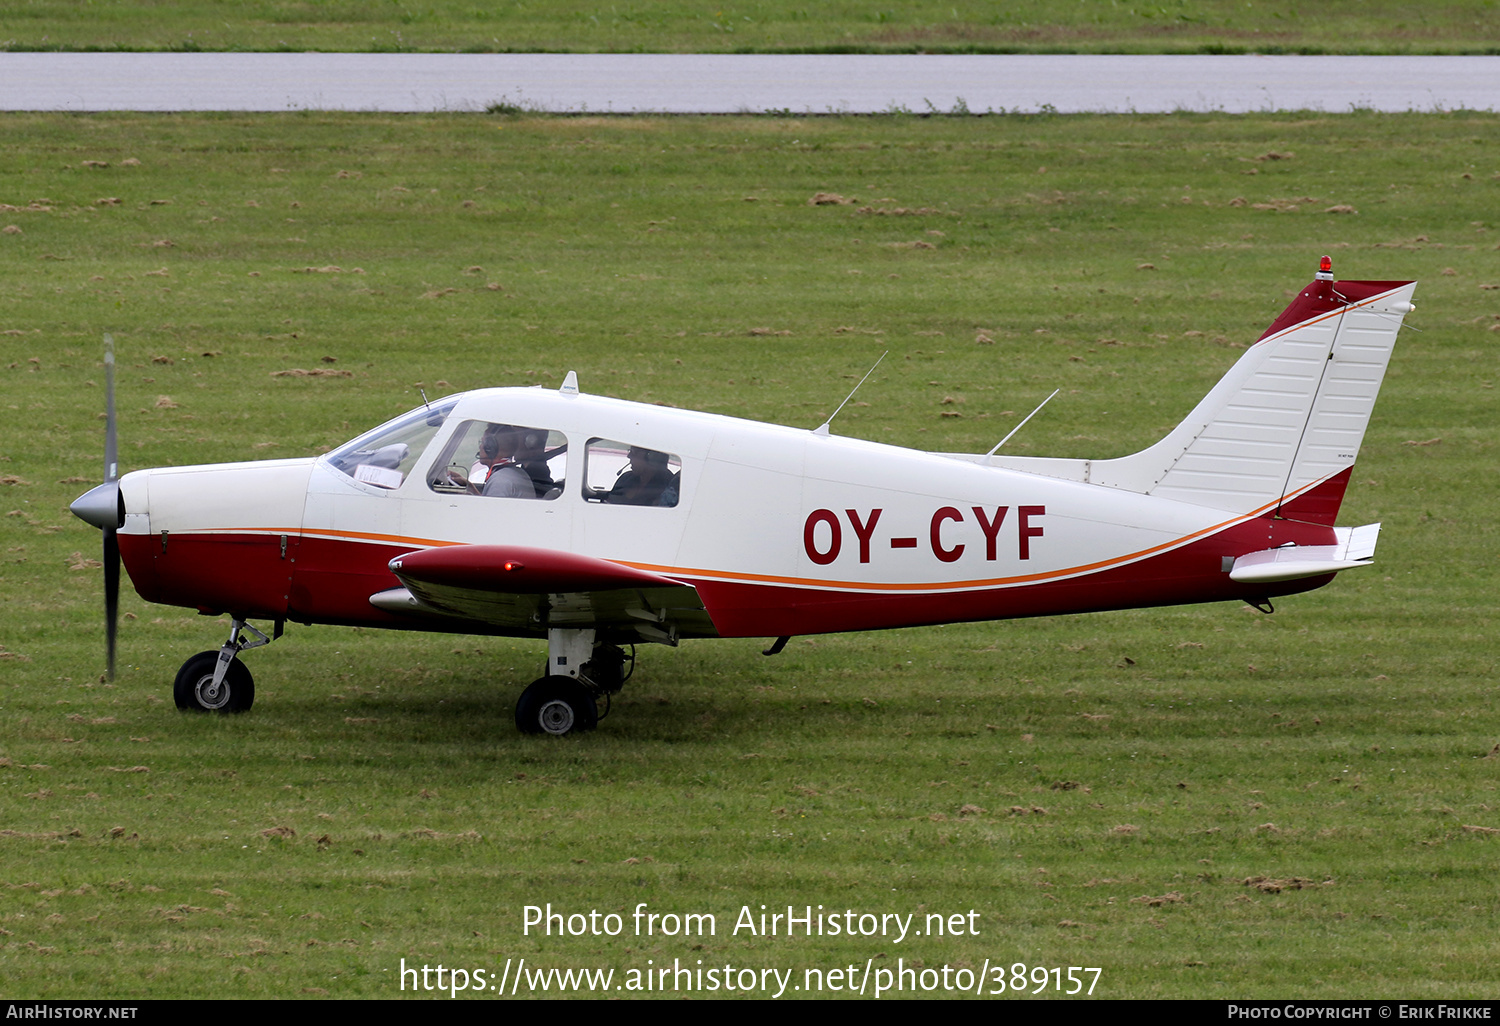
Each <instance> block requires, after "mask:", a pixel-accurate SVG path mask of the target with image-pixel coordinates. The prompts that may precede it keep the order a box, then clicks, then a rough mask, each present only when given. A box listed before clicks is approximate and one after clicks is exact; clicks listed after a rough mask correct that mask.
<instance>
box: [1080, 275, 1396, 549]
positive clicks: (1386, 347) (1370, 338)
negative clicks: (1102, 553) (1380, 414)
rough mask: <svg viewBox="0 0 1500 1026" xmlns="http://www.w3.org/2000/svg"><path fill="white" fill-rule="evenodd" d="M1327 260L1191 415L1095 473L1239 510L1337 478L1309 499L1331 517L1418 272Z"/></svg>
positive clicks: (1101, 479)
mask: <svg viewBox="0 0 1500 1026" xmlns="http://www.w3.org/2000/svg"><path fill="white" fill-rule="evenodd" d="M1324 261H1325V264H1324V271H1323V272H1320V273H1319V275H1318V278H1317V280H1314V281H1313V282H1312V284H1310V285H1309V286H1308V287H1307V288H1305V289H1303V290H1302V292H1301V294H1299V295H1298V296H1297V298H1296V299H1294V300H1293V301H1292V303H1291V305H1290V306H1288V307H1287V309H1286V310H1285V311H1284V312H1283V313H1282V315H1281V316H1280V317H1278V318H1277V319H1276V321H1275V322H1274V323H1273V324H1272V325H1271V327H1270V328H1269V329H1267V331H1266V333H1265V334H1264V335H1262V336H1261V338H1260V340H1259V341H1258V342H1256V343H1255V345H1253V346H1251V347H1250V349H1249V350H1248V351H1247V352H1246V353H1245V355H1244V356H1242V357H1241V358H1240V360H1239V362H1238V363H1236V364H1235V365H1234V366H1233V367H1232V368H1230V370H1229V373H1228V374H1226V375H1225V376H1224V377H1223V379H1222V380H1220V381H1219V383H1218V384H1217V385H1215V386H1214V388H1213V390H1212V391H1210V392H1209V393H1208V395H1207V396H1205V397H1204V398H1203V401H1202V402H1200V403H1199V404H1198V405H1197V407H1196V408H1194V410H1193V412H1192V413H1190V414H1189V415H1188V417H1187V419H1185V420H1184V421H1183V422H1182V423H1181V424H1179V425H1178V426H1177V427H1176V428H1174V429H1173V430H1172V432H1171V433H1170V434H1168V435H1167V437H1166V438H1163V439H1162V440H1161V441H1160V442H1158V443H1156V444H1155V445H1153V446H1151V447H1150V448H1148V449H1143V450H1142V451H1140V452H1138V453H1135V454H1133V455H1131V456H1124V457H1121V458H1119V459H1114V460H1098V461H1094V462H1093V463H1092V465H1091V466H1090V468H1089V475H1088V479H1089V480H1090V481H1092V482H1094V483H1096V484H1104V485H1112V486H1114V487H1118V488H1127V489H1129V490H1131V491H1136V492H1143V493H1146V494H1149V495H1159V496H1163V497H1166V498H1172V499H1178V500H1180V501H1183V502H1191V503H1193V504H1195V505H1199V506H1209V507H1212V508H1215V509H1223V510H1227V511H1230V512H1234V513H1250V512H1257V511H1262V510H1269V509H1274V508H1277V507H1279V506H1281V504H1282V503H1283V501H1284V500H1286V501H1287V502H1288V503H1290V502H1291V501H1292V500H1293V499H1294V497H1296V496H1299V495H1301V494H1302V493H1304V492H1308V491H1309V490H1312V489H1314V488H1315V487H1316V486H1319V485H1321V484H1322V483H1323V482H1329V486H1328V488H1326V489H1324V491H1326V492H1327V493H1328V494H1327V495H1326V496H1324V501H1322V502H1321V503H1316V502H1309V503H1308V506H1309V508H1313V507H1316V509H1317V512H1316V514H1315V517H1316V519H1317V520H1319V521H1320V522H1327V523H1331V522H1332V514H1334V513H1336V512H1337V505H1338V500H1339V499H1340V498H1342V495H1343V489H1342V485H1343V482H1344V481H1345V480H1347V477H1348V473H1347V472H1348V470H1349V468H1350V467H1352V466H1353V465H1354V460H1355V457H1356V456H1358V455H1359V446H1360V443H1361V441H1362V440H1363V439H1364V434H1365V428H1366V426H1367V425H1368V424H1369V422H1370V414H1371V412H1372V411H1373V409H1374V407H1375V397H1376V396H1377V395H1378V394H1379V392H1380V382H1381V380H1382V379H1383V378H1384V376H1385V369H1386V365H1387V364H1388V363H1389V361H1390V356H1391V350H1392V349H1393V348H1394V347H1395V343H1396V334H1397V332H1398V331H1399V330H1400V328H1401V322H1402V319H1403V318H1404V317H1405V315H1406V314H1407V313H1409V312H1410V311H1411V310H1412V309H1413V307H1412V302H1411V297H1412V292H1413V290H1414V289H1415V288H1416V283H1415V282H1397V281H1339V282H1335V281H1333V280H1332V277H1333V275H1332V274H1331V273H1329V272H1328V271H1327V258H1326V257H1325V258H1324ZM1325 275H1326V277H1325ZM1341 475H1342V476H1341ZM1330 505H1331V509H1330V508H1329V507H1330Z"/></svg>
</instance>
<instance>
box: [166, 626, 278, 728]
mask: <svg viewBox="0 0 1500 1026" xmlns="http://www.w3.org/2000/svg"><path fill="white" fill-rule="evenodd" d="M277 626H278V627H279V626H280V623H279V622H278V624H277ZM241 631H249V632H250V633H251V634H253V635H255V638H254V640H246V639H244V638H242V637H240V632H241ZM276 635H277V636H278V637H279V636H280V635H281V631H280V630H278V631H276ZM270 643H271V639H270V638H268V637H266V636H265V635H264V634H262V633H261V632H260V631H258V630H256V629H255V628H254V627H252V626H250V624H248V623H246V622H245V621H244V620H238V619H236V620H233V621H232V622H231V626H230V629H229V640H228V641H226V642H224V644H223V646H222V647H220V649H219V650H218V651H217V652H214V651H209V652H199V653H198V654H197V655H195V656H193V657H192V658H191V659H189V660H188V661H187V662H185V663H183V664H182V669H180V670H178V671H177V680H176V681H175V682H174V683H173V684H172V698H173V699H174V700H175V701H176V702H177V708H179V709H183V710H186V711H189V712H217V713H236V712H244V711H245V710H247V709H249V708H250V706H251V705H252V704H253V703H254V702H255V679H254V678H253V677H251V676H250V671H249V670H248V669H247V668H246V667H245V664H244V663H242V662H240V661H239V659H238V658H236V657H237V656H238V655H239V654H240V653H241V652H243V651H245V650H246V649H248V648H259V647H260V646H261V645H269V644H270Z"/></svg>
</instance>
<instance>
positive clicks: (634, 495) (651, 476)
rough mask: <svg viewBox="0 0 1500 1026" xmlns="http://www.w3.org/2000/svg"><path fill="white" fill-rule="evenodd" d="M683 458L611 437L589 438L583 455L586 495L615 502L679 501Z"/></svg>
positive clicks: (662, 503)
mask: <svg viewBox="0 0 1500 1026" xmlns="http://www.w3.org/2000/svg"><path fill="white" fill-rule="evenodd" d="M681 485H682V459H681V457H679V456H677V455H676V454H674V453H670V452H662V451H661V450H659V449H648V448H646V447H645V446H641V445H631V444H630V443H629V442H617V441H615V440H613V439H610V438H593V439H590V440H589V444H588V450H587V452H586V453H585V459H584V485H583V497H584V498H585V499H587V500H588V501H590V502H600V503H607V504H609V505H612V506H662V507H670V506H675V505H677V498H678V494H679V492H680V491H681Z"/></svg>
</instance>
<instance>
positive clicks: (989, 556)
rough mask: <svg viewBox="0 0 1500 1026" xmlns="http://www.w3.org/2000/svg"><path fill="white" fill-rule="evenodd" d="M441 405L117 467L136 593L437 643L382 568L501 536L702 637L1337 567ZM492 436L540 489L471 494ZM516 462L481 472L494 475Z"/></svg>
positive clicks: (630, 406) (680, 436)
mask: <svg viewBox="0 0 1500 1026" xmlns="http://www.w3.org/2000/svg"><path fill="white" fill-rule="evenodd" d="M436 409H438V410H440V411H441V416H438V415H434V416H432V417H429V418H428V420H427V421H426V422H425V425H424V422H423V421H422V420H421V416H422V410H420V409H419V410H417V411H413V413H412V414H409V415H407V417H406V418H404V420H405V421H406V422H407V423H408V424H409V425H412V426H410V427H408V428H402V429H399V430H398V429H396V428H392V429H391V431H388V432H386V434H382V433H381V429H377V430H376V431H374V432H371V433H370V435H368V436H365V438H367V439H370V441H369V442H368V443H367V444H366V445H364V447H363V448H361V447H360V446H359V445H357V444H356V443H358V442H359V441H360V440H356V443H350V446H346V447H344V449H342V450H339V451H336V452H335V453H332V454H330V455H329V456H326V457H320V458H317V459H301V460H280V461H265V462H257V463H239V464H217V465H210V466H198V467H181V468H167V469H157V470H145V471H137V472H135V473H132V474H128V475H126V476H125V477H124V478H123V479H122V481H121V489H122V493H123V496H124V503H125V508H126V517H125V523H124V525H123V527H122V528H121V530H120V533H119V540H120V549H121V554H122V556H123V559H124V562H125V565H126V568H127V570H128V572H129V574H130V577H131V580H132V581H133V583H134V584H135V586H136V589H137V591H139V592H140V594H141V595H142V597H144V598H146V599H148V600H150V601H154V602H161V603H167V604H173V605H180V606H187V607H191V608H196V609H198V610H200V611H202V612H205V613H221V612H227V613H231V614H233V615H234V616H236V617H239V618H241V619H251V618H260V619H272V620H291V621H295V622H306V623H335V624H350V625H366V626H378V627H400V628H415V629H421V628H432V627H434V626H435V625H433V624H432V623H430V622H427V621H422V620H420V619H413V618H410V617H405V616H402V615H401V614H400V613H396V612H390V611H386V610H384V609H379V608H376V607H375V606H373V605H371V602H370V599H371V596H373V595H375V594H377V593H380V592H383V591H386V590H387V589H390V588H393V587H395V586H397V584H398V582H397V580H396V578H395V576H394V575H393V574H392V572H391V570H390V568H389V566H388V564H389V563H390V561H391V560H392V559H394V558H397V557H399V556H402V555H403V554H406V553H410V552H413V551H416V550H419V549H426V548H430V547H434V546H452V545H502V544H509V545H516V546H524V547H527V548H530V549H545V550H553V551H558V552H570V553H578V554H582V555H585V556H592V557H597V558H600V559H604V560H608V561H611V562H613V563H618V564H621V565H624V566H628V567H633V568H637V569H641V570H646V571H650V572H652V573H655V574H659V575H661V576H664V577H668V578H671V579H673V580H676V581H681V582H683V583H685V584H689V585H691V586H692V587H694V588H695V589H696V590H697V592H698V595H699V596H700V597H701V599H702V602H703V605H704V607H705V609H706V611H707V614H708V615H707V618H706V619H704V620H703V622H702V624H701V625H700V626H699V627H697V628H694V630H695V631H696V633H699V634H703V635H718V636H735V637H749V636H777V635H792V634H811V633H823V632H830V631H845V630H863V629H875V628H886V627H899V626H911V625H919V624H932V623H943V622H955V621H966V620H988V619H1003V618H1010V617H1021V616H1039V615H1049V614H1055V613H1068V612H1083V611H1090V610H1103V609H1119V608H1130V607H1137V606H1151V605H1162V604H1172V603H1186V602H1205V601H1215V600H1222V599H1247V600H1251V601H1257V600H1261V599H1264V598H1266V597H1269V596H1271V595H1276V594H1286V593H1290V592H1295V591H1303V590H1307V589H1308V588H1311V587H1316V586H1318V585H1320V584H1323V583H1326V581H1327V580H1329V579H1330V576H1331V575H1330V576H1322V577H1314V578H1310V579H1302V580H1297V581H1291V582H1284V583H1279V584H1275V585H1270V586H1267V585H1255V586H1248V585H1244V584H1237V583H1235V582H1234V581H1233V580H1231V579H1230V577H1229V568H1230V565H1231V564H1232V563H1233V560H1234V559H1235V558H1236V557H1239V556H1241V555H1243V554H1245V553H1249V552H1254V551H1259V550H1264V549H1271V548H1275V547H1276V546H1278V545H1282V544H1284V543H1287V542H1294V543H1296V544H1298V545H1326V544H1330V543H1332V541H1333V529H1332V527H1330V526H1327V525H1326V524H1321V523H1311V522H1302V521H1298V520H1293V519H1287V518H1284V517H1279V516H1276V515H1274V511H1275V507H1276V504H1272V505H1271V506H1268V507H1265V508H1261V509H1255V510H1247V511H1244V512H1239V513H1228V512H1225V511H1224V510H1222V509H1213V508H1209V507H1205V506H1200V505H1195V504H1193V503H1188V502H1182V501H1177V500H1174V499H1169V498H1163V497H1159V496H1151V495H1145V494H1140V493H1138V492H1134V491H1129V490H1127V489H1124V488H1119V487H1110V486H1107V485H1100V484H1090V483H1084V482H1080V481H1074V480H1065V479H1061V478H1057V477H1049V476H1043V475H1040V474H1031V473H1025V472H1022V471H1018V470H1015V469H1011V468H1007V467H1002V466H990V465H986V464H985V462H984V461H983V460H982V459H981V460H976V459H974V458H972V457H970V458H954V457H951V456H944V455H936V454H932V453H925V452H920V451H916V450H911V449H903V448H898V447H894V446H888V445H880V444H877V443H873V442H867V441H861V440H858V439H851V438H844V437H839V436H834V435H829V434H824V433H817V432H810V431H806V430H801V429H795V428H788V427H780V426H776V425H768V424H761V423H756V422H751V421H745V420H739V419H735V418H730V417H722V416H717V415H712V414H706V413H697V412H691V411H683V410H676V409H670V408H664V407H658V406H650V405H644V404H639V403H632V402H625V401H621V400H615V399H608V398H604V397H599V396H592V395H587V394H576V393H569V392H565V391H553V390H550V389H541V388H500V389H484V390H478V391H473V392H467V393H463V394H461V395H459V396H456V397H452V398H450V399H448V400H444V401H443V402H442V403H439V404H437V407H436ZM433 421H437V423H436V425H435V426H434V424H433ZM395 424H397V422H395V421H393V422H392V425H395ZM483 425H491V426H493V425H521V426H522V428H521V429H519V430H522V431H530V432H532V433H533V434H534V435H535V437H536V439H538V441H536V442H534V444H535V445H536V446H537V449H536V454H537V455H536V459H534V460H533V461H532V462H531V463H530V464H527V463H525V461H524V459H523V457H522V456H521V453H520V452H519V450H518V451H517V452H516V454H515V456H516V458H515V460H514V467H513V468H510V469H509V470H508V471H507V472H508V473H510V474H511V476H513V477H514V476H516V475H518V474H520V470H519V469H515V468H519V467H521V466H530V467H532V468H533V470H532V472H533V474H536V473H542V474H546V475H548V477H547V479H546V481H545V482H543V483H538V484H537V486H536V492H535V494H534V495H532V494H530V493H529V492H528V493H527V495H526V496H525V497H517V496H516V495H514V494H500V493H499V491H498V490H496V489H495V488H494V486H493V485H492V486H491V492H492V494H485V493H484V490H483V489H482V488H480V487H477V486H475V485H474V483H473V482H472V481H470V482H468V484H467V486H463V485H460V484H459V483H458V481H459V480H460V479H462V478H464V477H465V475H466V474H467V473H468V471H469V470H470V469H471V464H472V469H475V470H477V469H478V463H477V462H475V461H474V458H475V457H476V455H478V454H476V453H475V452H471V451H469V450H470V449H471V448H472V447H473V442H472V440H473V439H476V438H478V437H479V428H480V427H481V426H483ZM401 431H405V432H406V433H405V434H401V433H400V432H401ZM393 432H394V433H393ZM390 438H396V439H398V440H399V439H403V438H404V439H407V440H408V441H407V442H405V443H398V444H392V445H388V446H386V447H385V448H388V449H391V450H392V453H391V455H390V458H389V459H386V460H384V461H382V460H381V459H379V458H378V452H377V450H378V451H380V452H383V451H385V450H384V449H382V448H381V442H382V441H384V440H387V439H390ZM516 444H520V443H516ZM400 445H405V446H406V449H407V450H408V451H406V452H405V453H404V454H403V453H402V451H401V449H400ZM629 450H644V451H649V452H651V453H655V454H658V456H661V457H664V458H670V461H671V462H670V464H667V463H665V462H663V468H664V469H662V470H658V471H657V472H658V473H669V474H670V477H671V480H672V491H671V492H670V493H669V494H670V498H671V500H672V501H670V502H668V501H666V499H665V498H660V499H658V500H657V501H655V502H652V503H640V504H633V503H625V502H621V501H618V500H617V501H611V500H610V498H609V496H608V495H607V494H606V493H607V492H608V489H609V486H610V484H611V482H612V481H616V482H624V481H627V480H629V478H628V477H627V475H630V474H633V473H636V471H634V470H632V469H631V467H630V465H629V464H628V463H627V459H629V458H633V455H634V454H633V453H630V452H629ZM372 452H377V456H374V457H372V456H371V455H370V453H372ZM350 453H356V454H359V459H355V458H354V457H353V456H352V455H350ZM543 457H546V459H545V461H544V460H543ZM361 461H363V463H361ZM382 462H384V463H389V464H392V465H391V466H377V464H381V463H382ZM356 464H359V466H356ZM360 466H366V467H367V469H363V470H362V469H360ZM537 468H540V470H538V469H537ZM504 469H505V468H503V467H500V466H497V467H496V468H494V469H490V468H486V470H485V471H483V472H481V473H489V474H492V475H493V476H494V478H495V480H496V481H497V482H498V481H500V480H501V476H502V470H504ZM518 479H519V478H518ZM544 484H545V486H546V487H544ZM1335 485H1336V486H1337V487H1338V488H1340V490H1341V488H1342V481H1339V482H1332V481H1321V482H1318V483H1317V484H1315V485H1313V486H1312V487H1310V488H1308V489H1306V490H1305V491H1306V492H1307V493H1308V494H1309V495H1311V494H1313V493H1316V492H1317V491H1318V490H1319V489H1321V488H1325V487H1328V488H1332V487H1335ZM617 494H618V493H617ZM438 629H444V630H451V629H454V628H453V626H452V625H441V626H438ZM475 629H476V631H478V630H480V628H477V627H476V628H475ZM543 629H544V628H543ZM483 632H488V633H516V634H532V635H534V634H536V633H538V631H537V630H536V629H535V628H527V629H517V630H508V629H505V628H503V627H493V626H492V627H488V628H483Z"/></svg>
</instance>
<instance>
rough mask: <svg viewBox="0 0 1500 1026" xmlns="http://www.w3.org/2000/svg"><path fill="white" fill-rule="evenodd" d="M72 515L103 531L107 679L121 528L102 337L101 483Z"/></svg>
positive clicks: (111, 365) (110, 376)
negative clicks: (102, 472) (102, 411)
mask: <svg viewBox="0 0 1500 1026" xmlns="http://www.w3.org/2000/svg"><path fill="white" fill-rule="evenodd" d="M68 508H69V509H70V510H72V511H73V515H74V516H76V517H77V518H78V519H80V520H82V521H84V522H85V523H89V524H93V525H94V526H95V527H97V528H99V529H100V530H101V531H103V532H104V637H105V650H106V652H107V655H108V660H109V678H110V680H113V679H114V676H115V636H116V634H117V632H118V629H119V615H120V542H119V539H118V538H117V537H116V532H117V531H118V530H119V529H120V528H121V527H123V526H124V525H125V503H124V500H123V499H122V498H121V497H120V453H119V445H118V439H117V435H116V432H115V340H114V339H113V338H111V337H110V336H109V335H105V336H104V483H103V484H101V485H96V486H95V487H93V488H91V489H89V490H88V491H86V492H84V493H83V494H82V495H80V496H79V497H78V498H77V499H74V500H73V504H72V505H71V506H69V507H68Z"/></svg>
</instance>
